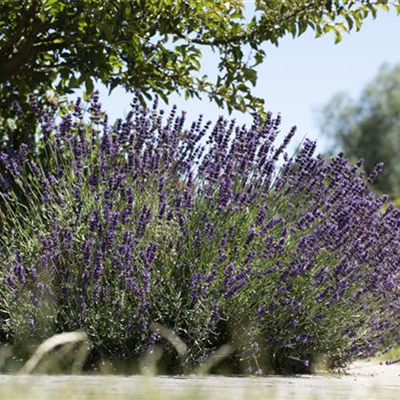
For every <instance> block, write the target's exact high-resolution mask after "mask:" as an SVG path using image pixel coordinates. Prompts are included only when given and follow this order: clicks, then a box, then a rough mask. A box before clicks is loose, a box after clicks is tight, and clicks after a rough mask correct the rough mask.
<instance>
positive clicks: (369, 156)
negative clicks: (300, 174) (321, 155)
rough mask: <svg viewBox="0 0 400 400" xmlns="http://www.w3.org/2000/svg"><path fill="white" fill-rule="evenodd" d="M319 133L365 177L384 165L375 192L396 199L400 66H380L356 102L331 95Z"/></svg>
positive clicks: (399, 177)
mask: <svg viewBox="0 0 400 400" xmlns="http://www.w3.org/2000/svg"><path fill="white" fill-rule="evenodd" d="M320 117H321V118H320V125H321V130H322V132H323V133H324V134H326V135H328V136H329V137H330V138H332V139H333V140H334V148H335V149H338V148H340V149H342V150H343V151H344V152H345V153H346V156H347V157H349V158H351V159H353V161H355V160H357V159H360V158H363V159H364V161H365V164H364V166H365V170H366V172H367V173H370V172H372V171H373V169H374V167H375V165H376V164H377V163H379V162H381V161H383V162H384V164H385V166H384V171H383V173H382V174H381V175H380V177H379V179H378V181H377V182H376V183H375V187H376V189H378V190H379V191H381V192H385V193H391V194H392V196H393V197H398V196H400V157H399V155H400V65H397V66H393V67H390V66H388V65H383V66H382V67H381V69H380V70H379V72H378V74H377V76H376V77H375V78H374V79H373V80H372V81H371V82H370V83H368V84H367V85H366V86H365V88H364V90H363V91H362V93H361V94H360V96H359V98H358V99H352V98H351V97H349V96H348V95H347V94H346V93H341V94H337V95H335V96H334V97H333V98H332V99H331V100H330V101H329V102H328V103H327V104H326V105H325V106H324V107H323V109H322V111H321V114H320Z"/></svg>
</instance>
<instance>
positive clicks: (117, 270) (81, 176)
mask: <svg viewBox="0 0 400 400" xmlns="http://www.w3.org/2000/svg"><path fill="white" fill-rule="evenodd" d="M32 101H34V98H33V99H32ZM34 104H35V103H34ZM36 111H37V116H38V120H39V122H40V124H41V133H42V140H41V142H40V146H41V147H40V149H39V151H37V150H35V151H33V149H31V148H29V147H28V146H26V145H23V146H21V148H20V149H19V150H18V151H11V150H10V151H7V152H3V153H2V154H1V155H0V175H1V176H0V179H1V180H0V201H1V207H2V211H1V212H2V214H1V216H2V218H4V221H6V220H7V221H8V222H6V223H4V224H3V226H2V227H1V228H0V233H1V237H0V243H1V245H2V247H3V250H4V252H3V253H4V254H2V256H0V285H1V291H0V292H1V293H3V294H2V295H1V298H0V305H1V309H3V310H5V312H4V313H3V314H4V315H2V321H0V330H2V331H4V332H6V334H7V335H8V337H10V338H15V337H17V336H18V335H19V334H20V333H21V332H23V331H24V330H25V331H26V330H27V329H28V328H29V331H30V334H31V335H32V336H33V337H36V336H35V335H39V333H40V334H42V335H45V336H50V335H51V334H52V333H55V332H59V331H63V330H64V331H65V330H72V329H84V330H86V331H87V332H89V334H90V335H91V337H92V341H93V342H94V343H95V344H98V346H99V347H101V349H102V350H104V351H108V352H109V353H110V354H111V353H113V352H120V353H121V354H125V355H126V357H136V356H139V355H141V354H142V353H143V352H144V351H146V349H148V348H149V346H154V342H156V341H157V340H161V339H160V338H155V336H154V332H152V331H151V323H152V322H157V323H160V324H162V325H165V326H167V327H168V328H171V329H173V330H174V331H175V332H176V334H178V335H179V336H180V337H181V338H182V340H183V341H185V342H186V343H187V344H188V346H189V349H190V351H189V355H188V358H187V362H188V363H190V362H196V360H197V361H199V360H204V359H206V358H207V356H208V355H209V354H210V353H211V352H212V351H213V350H215V349H216V348H218V347H219V346H220V345H222V344H225V343H224V341H225V342H226V341H227V340H229V341H231V342H232V343H235V346H237V352H236V353H235V354H236V355H237V359H238V360H243V359H248V360H250V361H249V363H250V364H251V363H252V362H253V361H254V360H256V364H257V370H258V371H259V367H260V366H261V367H262V368H264V370H265V371H268V368H269V367H270V368H272V369H275V370H293V369H296V368H297V367H298V366H299V365H300V366H301V368H305V369H306V370H308V369H309V368H310V365H312V363H313V362H315V361H318V359H319V358H321V357H324V358H326V359H327V360H328V362H329V363H330V365H331V366H340V365H343V364H344V363H345V362H347V361H348V360H350V359H352V358H354V357H359V356H364V355H368V354H371V353H373V352H374V351H376V350H377V349H379V348H380V347H381V346H382V343H383V342H384V341H385V340H386V339H387V337H388V335H390V334H391V332H393V329H395V327H396V324H398V320H399V317H400V284H399V283H400V268H399V265H400V210H398V209H397V208H395V207H394V206H393V205H389V206H388V207H387V208H386V209H385V211H384V208H385V207H386V206H385V204H386V200H387V198H386V196H381V197H378V196H377V195H375V194H374V193H372V192H371V191H369V190H368V187H367V185H368V182H373V181H374V180H375V179H376V177H377V175H378V173H379V172H380V170H381V165H378V166H377V168H376V170H375V171H374V172H373V173H372V174H371V176H369V177H366V176H364V172H363V170H362V162H359V163H357V164H356V165H350V164H349V162H348V161H347V160H346V159H345V157H344V156H343V154H339V155H337V156H335V157H333V158H332V159H330V160H328V159H326V158H325V157H324V156H322V155H316V154H315V150H316V143H315V142H313V141H310V140H305V141H304V143H303V144H302V146H301V147H300V149H299V150H298V151H297V152H296V153H295V154H294V155H293V156H292V157H290V156H289V155H288V154H287V146H288V145H289V142H290V140H291V139H292V137H293V136H294V134H295V129H292V130H291V131H290V132H289V133H288V134H287V136H286V137H285V138H284V140H283V142H282V144H281V145H279V146H275V144H274V143H275V141H276V138H277V136H278V134H279V132H280V124H281V119H280V116H279V115H278V116H276V117H274V116H273V115H272V114H268V115H267V117H266V118H265V119H262V118H260V117H258V116H256V117H255V118H254V121H253V124H252V125H251V126H250V128H247V127H245V126H243V127H240V126H237V125H236V124H235V121H234V120H232V121H228V120H225V119H224V118H222V117H220V118H219V119H218V121H217V122H216V123H215V125H214V126H213V127H211V122H207V123H205V124H204V123H203V120H202V116H200V117H199V120H198V121H197V122H194V123H192V124H191V126H190V128H189V129H187V128H185V127H184V122H185V113H184V112H182V113H181V114H179V113H178V111H177V109H176V107H173V108H172V111H171V112H170V114H169V115H168V116H166V117H165V116H164V115H163V114H164V112H163V111H162V110H161V111H158V106H157V101H155V103H154V104H153V107H152V109H150V110H148V109H146V108H143V107H142V106H140V104H139V103H138V101H137V100H136V99H135V100H134V101H133V103H132V108H131V112H130V113H129V114H128V116H127V118H126V119H125V120H124V121H122V120H117V121H116V122H115V123H114V125H110V124H109V122H108V119H107V116H106V115H105V114H104V113H103V111H102V110H101V105H100V103H99V97H98V94H95V95H94V96H93V97H92V99H91V104H90V108H89V111H88V113H89V118H86V114H85V113H84V111H83V106H82V104H81V101H80V100H78V101H77V102H76V103H75V105H74V110H73V112H71V113H70V114H67V115H65V116H63V117H62V120H61V122H60V123H59V124H56V123H55V121H54V119H53V117H52V116H51V115H50V114H49V113H47V112H41V111H40V110H36ZM45 153H46V154H47V157H50V158H51V162H47V164H46V167H43V165H42V164H41V162H40V157H41V155H40V154H42V155H43V154H45ZM15 181H18V182H23V184H22V187H23V191H24V193H25V196H22V197H21V195H20V194H18V192H17V189H15ZM21 198H22V200H21ZM18 199H19V200H18ZM10 210H11V211H10ZM18 216H19V217H20V218H18ZM17 224H19V226H20V227H21V229H20V230H19V229H12V228H13V226H14V227H15V226H16V225H17ZM44 314H45V317H46V318H44ZM44 319H46V321H49V319H50V320H51V323H48V322H47V323H46V324H45V323H44V322H43V320H44ZM241 326H242V327H245V331H250V332H251V335H250V336H249V335H247V334H246V335H241V334H240V332H241V331H243V329H241V328H240V327H241ZM246 338H247V339H246ZM121 349H122V350H121ZM263 363H264V364H263ZM271 366H272V367H271ZM250 367H251V366H250Z"/></svg>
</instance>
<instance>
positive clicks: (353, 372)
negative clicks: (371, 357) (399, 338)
mask: <svg viewBox="0 0 400 400" xmlns="http://www.w3.org/2000/svg"><path fill="white" fill-rule="evenodd" d="M90 394H93V395H95V397H92V398H95V399H96V400H97V399H107V400H120V399H121V400H122V399H123V400H127V399H146V400H148V399H160V400H161V399H162V400H164V399H170V398H171V399H207V400H210V399H212V400H215V399H218V400H219V399H221V400H222V399H230V400H239V399H246V400H251V399H273V400H276V399H302V400H304V399H313V400H314V399H332V400H334V399H340V400H343V399H363V400H365V399H396V400H397V399H399V398H400V364H394V365H389V366H387V365H379V364H377V363H373V362H357V363H355V364H352V365H351V367H350V368H349V373H348V374H347V375H340V376H339V375H313V376H291V377H285V376H273V377H263V378H241V377H221V376H205V377H199V376H190V377H165V376H160V377H157V378H145V377H141V376H132V377H122V376H49V375H47V376H46V375H41V376H21V375H20V376H15V375H1V376H0V399H1V400H8V399H10V400H11V399H13V400H14V399H38V400H39V399H40V400H44V399H57V400H63V399H87V398H90V397H88V396H89V395H90Z"/></svg>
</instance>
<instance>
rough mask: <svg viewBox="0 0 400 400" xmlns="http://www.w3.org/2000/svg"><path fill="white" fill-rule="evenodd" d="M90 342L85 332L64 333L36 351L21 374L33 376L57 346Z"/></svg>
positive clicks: (49, 340)
mask: <svg viewBox="0 0 400 400" xmlns="http://www.w3.org/2000/svg"><path fill="white" fill-rule="evenodd" d="M85 341H88V336H87V334H86V333H85V332H78V331H77V332H64V333H60V334H58V335H54V336H52V337H51V338H49V339H47V340H45V341H44V342H43V343H42V344H41V345H40V346H39V347H38V348H37V349H36V351H35V354H34V355H33V356H32V357H31V358H30V359H29V360H28V361H27V362H26V363H25V364H24V366H23V367H22V368H21V370H20V371H19V373H20V374H31V373H32V372H33V371H34V369H35V368H36V366H37V365H38V364H39V362H40V360H41V359H42V358H43V356H44V355H45V354H47V353H49V352H50V351H52V350H53V349H54V348H56V347H57V346H62V345H65V344H72V343H79V342H85Z"/></svg>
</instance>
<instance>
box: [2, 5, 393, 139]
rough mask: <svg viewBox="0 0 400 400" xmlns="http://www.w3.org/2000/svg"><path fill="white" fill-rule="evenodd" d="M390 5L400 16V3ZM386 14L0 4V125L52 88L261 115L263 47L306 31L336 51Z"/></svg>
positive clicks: (367, 9)
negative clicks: (257, 88)
mask: <svg viewBox="0 0 400 400" xmlns="http://www.w3.org/2000/svg"><path fill="white" fill-rule="evenodd" d="M390 4H391V5H392V6H393V7H394V8H395V9H396V10H397V12H398V13H399V12H400V2H399V1H398V0H396V1H395V2H394V3H393V2H390ZM389 8H390V6H389V1H385V0H374V1H372V0H362V1H354V0H342V1H338V0H255V2H254V12H253V14H252V17H251V18H250V19H249V18H245V3H244V1H243V0H229V1H228V0H223V1H221V0H145V1H144V0H79V1H78V0H3V1H2V2H0V94H1V96H0V116H1V118H2V120H3V122H2V123H1V121H0V125H2V126H3V131H4V127H5V126H7V123H6V122H7V120H9V118H12V117H13V115H14V111H12V109H11V107H10V105H11V103H12V102H13V101H14V100H17V101H18V102H19V103H20V104H21V105H22V106H24V104H25V103H26V99H27V94H28V93H31V92H34V93H36V94H37V95H38V98H39V100H40V99H46V96H45V94H46V91H48V90H49V89H53V90H54V92H56V93H58V94H60V95H64V94H68V93H71V92H72V91H73V90H74V89H76V88H78V87H80V86H82V85H85V87H86V91H87V92H88V93H90V92H91V91H92V90H93V87H94V83H95V81H100V82H102V83H104V84H105V85H107V87H108V88H109V89H110V90H112V89H114V88H115V87H117V86H119V85H120V86H122V87H124V88H125V89H126V90H128V91H140V96H141V101H142V102H144V101H146V100H150V99H151V98H152V96H154V95H155V94H157V95H159V96H161V97H162V98H163V99H164V100H166V101H168V95H170V94H171V93H173V92H178V93H180V94H183V95H184V96H185V97H186V98H190V97H195V96H196V97H200V96H201V95H202V94H205V95H207V96H208V97H209V99H210V100H212V101H215V102H216V103H217V104H218V105H219V106H227V108H228V110H229V111H231V110H233V109H236V110H240V111H246V110H249V111H259V112H260V111H262V110H263V100H262V99H260V98H256V97H254V96H253V95H252V90H251V87H252V86H254V85H255V84H256V82H257V70H256V67H257V65H259V64H261V63H262V62H263V61H264V59H265V57H266V52H265V48H263V44H264V43H270V44H274V45H278V42H279V39H281V38H282V37H283V36H284V35H286V34H287V33H290V34H292V35H293V36H298V35H301V34H302V33H303V32H305V31H306V30H307V29H311V30H313V31H315V33H316V36H320V35H322V34H325V33H329V32H333V33H334V35H335V40H336V42H338V41H340V39H341V37H342V34H343V33H344V32H347V31H349V30H351V29H357V30H358V29H360V27H361V24H362V21H363V20H364V19H365V18H366V17H368V16H369V15H372V16H374V17H375V16H376V14H377V12H378V10H379V9H383V10H388V9H389ZM244 45H248V48H249V49H250V50H251V51H250V53H249V52H247V51H245V49H244ZM205 48H211V49H212V50H213V51H216V52H218V54H219V57H220V62H219V66H218V72H217V73H216V74H215V76H213V77H212V78H210V77H209V76H206V75H204V74H202V71H201V67H202V51H203V50H204V49H205ZM48 97H49V96H48ZM48 97H47V101H48V102H50V103H51V104H53V105H54V103H57V99H55V98H50V99H49V98H48ZM8 127H10V124H8ZM17 128H18V127H17ZM17 128H16V127H15V126H13V129H17ZM1 136H3V137H4V132H3V135H1V134H0V138H1ZM14 136H15V135H14Z"/></svg>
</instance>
